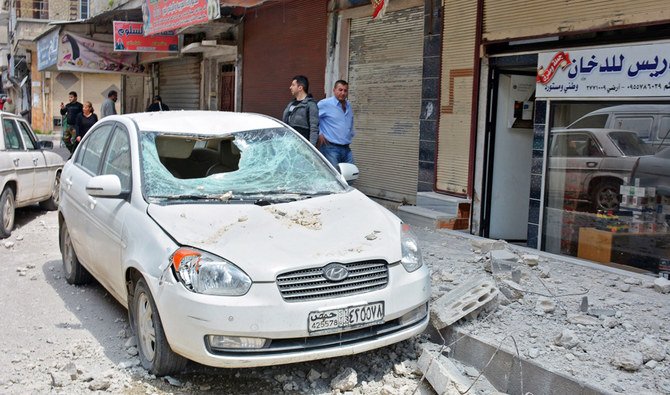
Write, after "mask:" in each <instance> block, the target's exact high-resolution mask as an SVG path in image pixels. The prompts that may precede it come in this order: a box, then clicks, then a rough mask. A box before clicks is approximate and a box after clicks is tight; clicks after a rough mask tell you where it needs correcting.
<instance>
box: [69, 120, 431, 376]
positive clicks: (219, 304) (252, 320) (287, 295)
mask: <svg viewBox="0 0 670 395" xmlns="http://www.w3.org/2000/svg"><path fill="white" fill-rule="evenodd" d="M339 168H340V172H338V171H337V170H336V169H335V168H333V167H332V166H331V165H330V164H328V162H327V161H326V160H325V158H324V157H323V156H322V155H321V154H320V153H319V152H318V151H317V150H316V149H315V148H314V147H313V146H312V145H311V144H309V142H308V141H306V140H305V139H304V138H302V137H301V136H300V135H299V134H298V133H297V132H296V131H294V130H293V129H291V128H289V127H288V126H287V125H285V124H283V123H281V122H279V121H277V120H275V119H273V118H270V117H266V116H262V115H257V114H244V113H224V112H197V111H194V112H191V111H179V112H177V111H175V112H159V113H144V114H129V115H115V116H110V117H106V118H105V119H103V120H102V121H100V122H99V123H97V124H96V125H95V126H94V128H93V129H92V130H91V131H89V133H88V134H87V135H86V137H85V138H84V139H83V141H82V143H81V144H80V145H79V147H78V148H77V150H76V152H75V153H74V156H73V159H72V160H70V161H69V162H68V163H67V164H66V166H65V168H64V169H63V177H62V178H63V187H62V189H61V205H60V209H59V225H60V247H61V251H62V255H63V267H64V271H65V277H66V279H67V281H68V282H69V283H71V284H82V283H85V282H87V281H89V280H90V279H91V276H93V277H95V278H96V279H97V280H98V281H99V282H100V283H101V284H102V285H103V286H104V287H105V288H106V289H107V290H108V291H109V292H110V293H111V294H112V295H114V297H115V298H116V299H118V300H119V302H120V303H122V304H123V305H124V306H127V308H128V310H129V317H130V324H131V326H132V328H133V330H134V333H135V334H136V336H137V341H138V348H139V357H140V360H141V362H142V365H143V366H144V367H146V368H147V369H149V370H150V371H151V372H153V373H155V374H157V375H164V374H169V373H173V372H175V371H179V370H180V369H181V368H182V367H183V366H184V364H185V361H186V359H189V360H193V361H197V362H199V363H202V364H205V365H210V366H217V367H250V366H267V365H274V364H282V363H292V362H299V361H307V360H314V359H320V358H327V357H334V356H339V355H348V354H354V353H359V352H363V351H366V350H371V349H374V348H378V347H382V346H385V345H388V344H392V343H395V342H398V341H401V340H403V339H407V338H409V337H411V336H414V335H416V334H418V333H420V332H422V331H423V330H424V329H425V328H426V326H427V323H428V301H429V298H430V280H429V272H428V269H427V268H426V266H425V265H423V261H422V257H421V251H420V250H419V247H418V244H417V240H416V238H415V237H414V236H413V234H412V232H411V231H410V230H409V228H408V226H407V225H405V224H403V223H402V222H401V221H400V220H399V219H398V218H397V217H396V216H395V215H393V214H392V213H390V212H389V211H388V210H386V209H384V208H383V207H381V206H380V205H378V204H376V203H375V202H373V201H371V200H370V199H369V198H367V197H366V196H365V195H363V194H362V193H361V192H359V191H358V190H356V189H353V188H352V187H350V186H349V185H348V184H347V180H348V179H352V178H353V177H354V176H355V174H357V173H358V169H357V168H356V167H355V166H354V165H351V164H340V165H339Z"/></svg>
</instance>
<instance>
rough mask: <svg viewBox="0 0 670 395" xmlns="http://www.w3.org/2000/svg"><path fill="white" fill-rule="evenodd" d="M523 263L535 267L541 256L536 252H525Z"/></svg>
mask: <svg viewBox="0 0 670 395" xmlns="http://www.w3.org/2000/svg"><path fill="white" fill-rule="evenodd" d="M521 259H522V260H523V263H525V264H526V265H528V266H530V267H535V266H537V265H538V264H539V263H540V256H539V255H534V254H523V255H521Z"/></svg>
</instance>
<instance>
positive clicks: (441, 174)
mask: <svg viewBox="0 0 670 395" xmlns="http://www.w3.org/2000/svg"><path fill="white" fill-rule="evenodd" d="M476 19H477V4H476V2H475V1H461V2H454V1H447V2H445V5H444V31H443V35H442V37H443V40H442V72H441V76H442V85H441V90H440V106H441V107H440V126H439V138H438V146H437V155H436V163H435V166H436V167H437V171H436V187H437V190H439V191H445V192H449V193H453V194H459V195H466V194H467V191H468V174H469V165H470V134H471V131H470V125H471V117H472V89H473V84H472V83H473V70H474V53H475V29H476V28H477V24H476Z"/></svg>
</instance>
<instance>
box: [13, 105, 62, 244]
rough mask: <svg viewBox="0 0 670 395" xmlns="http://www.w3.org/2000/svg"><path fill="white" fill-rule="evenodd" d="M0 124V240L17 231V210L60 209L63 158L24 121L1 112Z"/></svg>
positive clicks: (50, 143) (51, 144)
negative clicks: (29, 208)
mask: <svg viewBox="0 0 670 395" xmlns="http://www.w3.org/2000/svg"><path fill="white" fill-rule="evenodd" d="M0 123H1V124H2V137H3V138H2V141H0V191H1V193H0V238H5V237H8V236H9V235H10V234H11V233H12V229H13V228H14V217H15V210H16V208H18V207H24V206H29V205H31V204H35V203H39V204H40V207H42V208H43V209H45V210H56V209H57V208H58V198H59V195H58V190H59V186H60V174H61V170H62V169H63V158H61V156H60V155H58V154H56V153H55V152H51V151H49V150H48V148H53V143H52V142H51V141H39V139H38V138H37V137H36V136H35V133H33V131H32V129H31V128H30V125H28V123H27V122H26V121H25V120H24V119H23V118H21V117H19V116H16V115H14V114H10V113H7V112H0Z"/></svg>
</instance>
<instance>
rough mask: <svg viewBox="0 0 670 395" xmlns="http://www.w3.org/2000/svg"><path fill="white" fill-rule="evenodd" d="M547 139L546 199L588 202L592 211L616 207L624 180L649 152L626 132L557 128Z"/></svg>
mask: <svg viewBox="0 0 670 395" xmlns="http://www.w3.org/2000/svg"><path fill="white" fill-rule="evenodd" d="M550 138H551V139H550V143H549V158H548V167H547V169H548V178H549V180H548V192H549V195H550V197H553V198H555V199H559V200H561V199H574V200H584V201H589V202H590V203H591V206H592V209H593V210H612V209H616V208H618V207H619V203H620V196H619V195H620V194H619V187H620V186H621V185H622V183H623V181H624V178H625V177H630V176H631V171H632V170H633V166H634V165H635V163H636V161H637V159H638V157H640V156H644V155H650V154H651V153H652V147H651V146H650V145H649V144H647V143H645V142H644V141H642V140H641V139H640V137H639V136H638V135H637V134H636V133H635V132H632V131H628V130H614V129H558V130H552V132H551V137H550Z"/></svg>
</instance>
